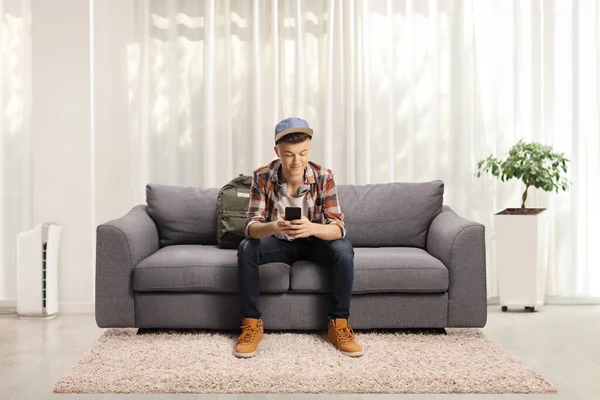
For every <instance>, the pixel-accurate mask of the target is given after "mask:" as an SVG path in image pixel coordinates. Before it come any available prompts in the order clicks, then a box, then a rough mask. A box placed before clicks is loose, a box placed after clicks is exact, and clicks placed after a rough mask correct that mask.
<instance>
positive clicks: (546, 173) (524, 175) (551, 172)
mask: <svg viewBox="0 0 600 400" xmlns="http://www.w3.org/2000/svg"><path fill="white" fill-rule="evenodd" d="M568 162H569V159H568V158H567V157H566V156H565V154H564V153H555V152H554V151H553V150H552V147H551V146H547V145H541V144H539V143H535V142H532V143H527V142H525V141H523V139H521V140H519V141H518V142H517V143H516V144H515V145H513V146H512V147H511V148H510V149H509V150H508V155H507V156H505V157H504V158H502V159H497V158H496V157H494V155H493V154H490V155H489V156H488V157H487V158H486V159H484V160H481V161H479V162H478V163H477V172H476V173H475V176H477V177H478V178H479V177H480V176H481V173H482V172H486V173H487V172H490V173H491V174H492V175H493V176H495V177H500V179H501V180H502V182H504V181H508V180H509V179H512V178H515V179H520V180H521V181H522V182H523V183H524V184H525V192H523V195H522V196H521V198H522V200H523V202H522V203H521V208H525V200H527V190H528V189H529V187H530V186H534V187H536V188H539V189H543V190H545V191H546V192H551V191H553V190H556V193H558V190H559V189H561V190H563V191H565V190H567V189H568V188H569V184H570V183H571V182H569V181H568V180H567V163H568Z"/></svg>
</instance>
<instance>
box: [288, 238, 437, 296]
mask: <svg viewBox="0 0 600 400" xmlns="http://www.w3.org/2000/svg"><path fill="white" fill-rule="evenodd" d="M291 288H292V290H295V291H302V292H330V291H331V290H330V288H331V268H329V266H327V265H318V264H315V263H313V262H310V261H298V262H296V263H294V264H293V265H292V269H291ZM447 290H448V269H447V268H446V267H445V266H444V264H442V262H441V261H440V260H438V259H437V258H435V257H433V256H431V255H429V253H427V252H426V251H425V250H422V249H418V248H414V247H382V248H370V247H362V248H361V247H355V248H354V285H353V287H352V293H378V292H383V293H390V292H406V293H436V292H438V293H439V292H445V291H447Z"/></svg>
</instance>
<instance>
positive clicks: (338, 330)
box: [327, 318, 363, 357]
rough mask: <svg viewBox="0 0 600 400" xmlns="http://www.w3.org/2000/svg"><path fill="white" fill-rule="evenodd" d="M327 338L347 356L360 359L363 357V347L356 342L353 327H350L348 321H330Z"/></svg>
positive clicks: (338, 319) (342, 319) (337, 319)
mask: <svg viewBox="0 0 600 400" xmlns="http://www.w3.org/2000/svg"><path fill="white" fill-rule="evenodd" d="M327 338H328V339H329V341H330V342H331V343H333V344H334V345H335V347H337V348H338V349H339V350H340V351H341V352H342V354H343V355H345V356H348V357H359V356H362V355H363V350H362V347H361V346H360V344H358V343H356V342H355V341H354V339H356V335H355V334H354V331H353V330H352V327H351V326H350V325H348V320H347V319H344V318H336V319H335V320H333V319H332V320H330V321H329V328H328V330H327Z"/></svg>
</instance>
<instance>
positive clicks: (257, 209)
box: [244, 171, 273, 239]
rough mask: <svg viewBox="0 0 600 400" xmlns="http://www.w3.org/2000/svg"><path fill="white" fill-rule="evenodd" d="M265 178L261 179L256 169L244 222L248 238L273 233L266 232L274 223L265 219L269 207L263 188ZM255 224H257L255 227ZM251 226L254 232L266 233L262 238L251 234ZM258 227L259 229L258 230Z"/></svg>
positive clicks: (257, 233) (245, 233)
mask: <svg viewBox="0 0 600 400" xmlns="http://www.w3.org/2000/svg"><path fill="white" fill-rule="evenodd" d="M263 180H264V179H261V178H260V177H259V176H258V174H257V173H256V171H255V172H254V174H253V176H252V184H251V186H250V201H249V203H248V212H246V222H245V224H244V235H245V236H246V237H247V238H256V239H261V238H262V237H267V236H270V235H272V233H270V234H268V235H267V234H266V233H267V231H268V230H269V227H271V229H273V228H272V225H269V222H266V221H265V214H266V207H267V196H266V195H265V191H264V189H263V187H264V184H265V182H263ZM253 225H256V226H254V227H253ZM250 228H252V233H254V234H256V235H264V236H262V237H261V238H259V237H256V236H251V235H252V234H251V233H250ZM256 229H258V230H256Z"/></svg>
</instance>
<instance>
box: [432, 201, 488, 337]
mask: <svg viewBox="0 0 600 400" xmlns="http://www.w3.org/2000/svg"><path fill="white" fill-rule="evenodd" d="M426 246H427V252H428V253H429V254H431V255H432V256H434V257H435V258H437V259H439V260H440V261H442V262H443V263H444V265H445V266H446V268H448V273H449V281H450V286H449V288H448V327H483V326H485V323H486V321H487V289H486V261H485V226H484V225H482V224H480V223H477V222H473V221H469V220H467V219H465V218H462V217H460V216H458V215H457V214H456V213H455V212H454V211H452V209H451V208H450V207H448V206H444V207H443V208H442V212H441V213H440V214H438V215H437V216H436V217H435V218H434V219H433V221H432V223H431V226H430V227H429V232H428V234H427V245H426Z"/></svg>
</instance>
